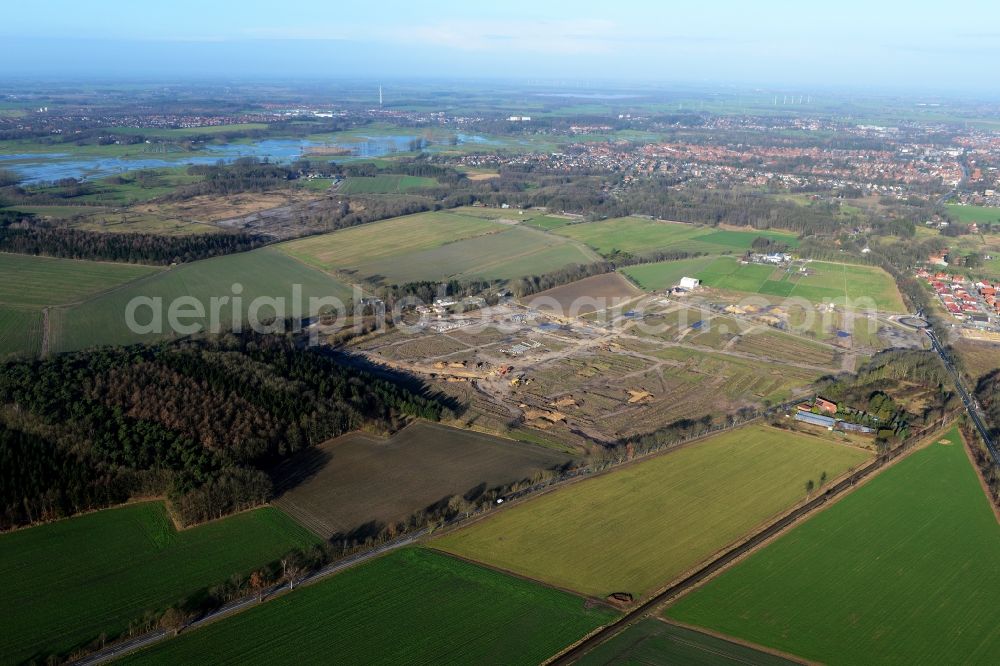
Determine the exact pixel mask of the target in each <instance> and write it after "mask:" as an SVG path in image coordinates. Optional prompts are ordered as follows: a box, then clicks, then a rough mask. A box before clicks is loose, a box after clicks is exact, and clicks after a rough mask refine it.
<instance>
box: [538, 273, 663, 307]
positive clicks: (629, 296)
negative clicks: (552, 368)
mask: <svg viewBox="0 0 1000 666" xmlns="http://www.w3.org/2000/svg"><path fill="white" fill-rule="evenodd" d="M643 293H644V292H643V291H642V290H640V289H639V288H638V287H636V286H635V285H633V284H632V283H631V282H629V281H628V280H627V279H625V277H623V276H622V275H620V274H618V273H605V274H604V275H595V276H593V277H589V278H584V279H582V280H577V281H576V282H571V283H569V284H566V285H562V286H560V287H554V288H552V289H548V290H546V291H542V292H539V293H537V294H534V295H532V296H529V297H528V298H525V299H524V301H525V302H526V303H527V304H528V306H529V307H533V308H535V309H537V310H539V311H540V312H545V313H546V314H555V315H558V316H564V317H576V316H580V315H585V314H590V313H591V312H598V311H603V310H607V309H614V308H615V307H618V306H623V305H626V304H627V303H629V302H631V301H633V300H635V299H637V298H639V297H640V296H642V295H643Z"/></svg>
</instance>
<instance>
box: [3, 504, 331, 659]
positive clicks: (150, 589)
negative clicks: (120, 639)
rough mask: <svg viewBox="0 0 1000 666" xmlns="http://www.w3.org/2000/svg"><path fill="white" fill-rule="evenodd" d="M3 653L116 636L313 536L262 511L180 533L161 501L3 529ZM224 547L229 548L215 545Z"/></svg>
mask: <svg viewBox="0 0 1000 666" xmlns="http://www.w3.org/2000/svg"><path fill="white" fill-rule="evenodd" d="M0 541H2V542H3V547H2V548H0V572H2V573H4V575H5V576H6V577H7V579H8V582H9V585H8V590H7V593H6V594H5V595H3V596H2V597H0V607H2V612H0V629H2V630H0V653H2V654H3V655H4V657H5V658H12V659H14V660H16V661H20V660H24V659H28V658H30V656H31V655H33V654H41V655H43V656H44V655H46V654H48V653H50V652H57V653H58V652H63V651H68V650H71V649H73V648H74V647H76V646H77V645H79V644H82V643H86V642H89V641H90V640H92V639H94V638H97V637H98V635H99V634H101V633H102V632H107V633H108V634H109V635H116V634H117V633H119V632H122V631H124V630H125V629H126V628H127V626H128V623H129V622H131V621H132V620H135V619H138V617H139V616H140V615H141V614H142V613H143V612H144V611H146V610H152V611H156V610H161V609H163V608H165V607H166V606H168V605H170V604H172V603H174V602H175V601H177V600H178V599H180V598H183V597H185V596H187V595H189V594H192V593H194V592H196V591H197V590H198V589H199V588H200V587H202V586H207V585H212V584H215V583H218V582H221V581H223V580H225V579H226V578H228V577H229V576H230V575H232V574H235V573H239V574H246V573H248V572H249V570H250V569H252V568H253V567H256V566H260V565H263V564H267V563H269V562H270V561H272V560H274V559H276V558H277V557H280V556H281V555H283V554H284V553H285V552H286V551H287V550H290V549H291V548H293V547H308V546H309V545H312V544H313V543H316V542H317V541H318V539H317V538H316V537H315V536H313V535H311V534H309V533H308V532H306V531H305V530H304V529H303V528H301V527H299V526H298V525H297V524H295V523H294V522H293V521H292V520H291V519H289V518H287V517H286V516H285V515H284V514H282V513H281V512H280V511H278V510H277V509H273V508H264V509H258V510H255V511H250V512H246V513H242V514H238V515H235V516H231V517H228V518H225V519H222V520H219V521H215V522H212V523H207V524H205V525H201V526H198V527H194V528H191V529H188V530H183V531H177V530H176V529H175V528H174V526H173V524H172V522H171V521H170V519H169V517H168V515H167V512H166V509H165V507H164V506H163V504H162V503H161V502H145V503H138V504H131V505H127V506H124V507H120V508H113V509H106V510H103V511H98V512H95V513H91V514H86V515H82V516H77V517H73V518H68V519H65V520H60V521H57V522H53V523H48V524H44V525H39V526H36V527H31V528H28V529H24V530H18V531H16V532H11V533H8V534H4V535H0ZM221 544H226V546H227V547H226V548H220V547H219V546H220V545H221Z"/></svg>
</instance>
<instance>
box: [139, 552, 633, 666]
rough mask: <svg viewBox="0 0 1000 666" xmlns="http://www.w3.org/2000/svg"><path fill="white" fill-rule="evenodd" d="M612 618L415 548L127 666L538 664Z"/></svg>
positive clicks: (560, 595) (192, 634)
mask: <svg viewBox="0 0 1000 666" xmlns="http://www.w3.org/2000/svg"><path fill="white" fill-rule="evenodd" d="M614 617H615V613H614V612H613V611H611V610H610V609H608V608H604V607H596V608H590V609H588V608H585V606H584V602H583V600H582V599H580V598H579V597H576V596H574V595H571V594H568V593H565V592H560V591H558V590H552V589H549V588H546V587H543V586H540V585H534V584H532V583H530V582H527V581H524V580H521V579H518V578H514V577H512V576H507V575H504V574H501V573H498V572H496V571H491V570H489V569H484V568H481V567H478V566H475V565H473V564H469V563H467V562H462V561H461V560H457V559H454V558H451V557H448V556H446V555H441V554H438V553H434V552H431V551H427V550H423V549H416V548H410V549H406V550H400V551H396V552H394V553H391V554H389V555H386V556H384V557H380V558H378V559H376V560H373V561H371V562H369V563H366V564H364V565H361V566H358V567H355V568H353V569H350V570H348V571H345V572H343V573H341V574H338V575H336V576H333V577H332V578H329V579H327V580H325V581H323V582H320V583H317V584H315V585H310V586H308V587H303V588H300V589H299V590H298V591H297V592H294V593H292V594H288V595H286V596H283V597H280V598H278V599H274V600H273V601H269V602H267V603H265V604H263V605H261V606H258V607H256V608H253V609H252V610H249V611H247V612H244V613H240V614H238V615H235V616H233V617H231V618H228V619H226V620H223V621H221V622H216V623H214V624H212V625H209V626H207V627H204V628H201V629H197V630H195V631H192V632H190V633H188V634H182V635H181V636H180V637H179V638H176V639H172V640H169V641H167V642H166V643H163V644H161V645H160V646H157V647H154V648H151V649H149V650H147V651H145V652H140V653H138V654H136V655H134V656H132V657H128V658H126V659H125V660H124V663H139V664H183V663H213V664H239V665H240V666H247V665H250V664H262V665H263V664H275V663H321V662H327V663H333V662H336V663H341V664H361V663H364V664H403V663H407V664H487V663H489V664H537V663H539V662H541V661H543V660H544V659H546V658H547V657H549V656H550V655H552V654H554V653H556V652H558V651H559V650H560V649H562V648H563V647H565V646H567V645H569V644H570V643H572V642H573V641H575V640H577V639H579V638H581V637H582V636H584V635H585V634H587V633H588V632H589V631H591V630H592V629H594V628H596V627H598V626H600V625H602V624H606V623H608V622H610V621H611V620H612V619H613V618H614Z"/></svg>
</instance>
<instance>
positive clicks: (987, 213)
mask: <svg viewBox="0 0 1000 666" xmlns="http://www.w3.org/2000/svg"><path fill="white" fill-rule="evenodd" d="M945 208H947V209H948V214H949V215H951V216H952V217H953V218H955V219H957V220H958V221H959V222H976V223H977V224H982V223H983V222H993V223H994V224H997V223H1000V208H993V207H990V206H962V205H959V204H946V205H945Z"/></svg>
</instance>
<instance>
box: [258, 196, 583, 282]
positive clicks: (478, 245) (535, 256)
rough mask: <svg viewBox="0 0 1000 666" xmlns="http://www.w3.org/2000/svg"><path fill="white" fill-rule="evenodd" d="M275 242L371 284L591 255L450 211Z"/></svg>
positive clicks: (529, 269)
mask: <svg viewBox="0 0 1000 666" xmlns="http://www.w3.org/2000/svg"><path fill="white" fill-rule="evenodd" d="M278 247H279V249H281V251H283V252H285V253H287V254H288V255H290V256H292V257H295V258H297V259H300V260H301V261H303V262H304V263H307V264H309V265H310V266H316V267H318V268H321V269H323V270H328V271H335V272H337V273H339V274H341V275H344V276H345V277H348V278H351V279H356V280H367V281H370V282H374V283H403V282H410V281H418V280H447V279H450V278H466V279H469V278H479V279H487V280H489V279H492V280H506V279H511V278H516V277H521V276H523V275H537V274H539V273H545V272H547V271H551V270H554V269H557V268H560V267H562V266H565V265H567V264H572V263H589V262H592V261H594V260H595V259H596V258H597V257H596V256H595V255H594V254H593V253H592V252H591V251H590V250H588V249H587V248H585V247H584V246H582V245H580V244H578V243H574V242H572V241H569V240H566V239H563V238H561V237H559V236H555V235H552V234H545V233H542V232H540V231H537V230H534V229H530V228H525V227H522V226H518V225H514V224H505V223H501V222H496V221H492V220H490V219H488V218H484V217H478V216H475V215H472V214H467V213H465V212H450V211H447V212H445V211H440V212H434V213H420V214H417V215H407V216H404V217H398V218H393V219H390V220H385V221H383V222H375V223H373V224H366V225H364V226H361V227H354V228H350V229H344V230H341V231H336V232H334V233H331V234H324V235H322V236H312V237H310V238H306V239H302V240H296V241H291V242H289V243H284V244H282V245H280V246H278Z"/></svg>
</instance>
